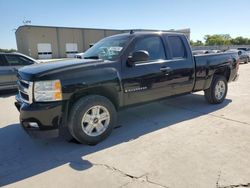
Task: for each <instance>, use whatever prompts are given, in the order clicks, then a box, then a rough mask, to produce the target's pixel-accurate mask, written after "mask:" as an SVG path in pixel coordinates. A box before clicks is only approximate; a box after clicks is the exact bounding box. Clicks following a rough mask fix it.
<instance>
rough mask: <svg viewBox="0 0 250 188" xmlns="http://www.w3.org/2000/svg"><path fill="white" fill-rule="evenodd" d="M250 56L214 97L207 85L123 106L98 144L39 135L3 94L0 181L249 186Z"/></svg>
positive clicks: (129, 186)
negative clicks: (211, 100) (209, 98)
mask: <svg viewBox="0 0 250 188" xmlns="http://www.w3.org/2000/svg"><path fill="white" fill-rule="evenodd" d="M249 72H250V64H248V65H243V64H242V65H241V66H240V78H239V80H238V81H237V82H235V83H231V84H230V85H229V91H228V96H227V99H226V100H225V102H224V103H223V104H220V105H209V104H207V103H206V102H205V100H204V99H203V93H202V92H200V93H196V94H192V95H187V96H182V97H177V98H171V99H168V100H164V101H161V102H155V103H151V104H147V105H144V106H139V107H134V108H130V109H127V110H125V111H122V112H120V113H119V127H117V128H116V129H114V131H113V133H112V135H111V136H110V137H109V138H108V139H106V140H105V141H103V142H102V143H100V144H98V145H96V146H86V145H80V144H75V143H68V142H66V141H64V140H62V139H51V140H34V139H32V138H30V137H29V136H28V135H27V134H26V133H25V132H24V131H23V130H22V129H21V127H20V125H19V123H18V112H17V110H16V109H15V107H14V105H13V102H14V96H11V94H4V95H3V94H2V95H1V97H0V104H1V105H0V107H1V110H0V186H6V187H24V188H27V187H46V188H49V187H53V188H55V187H60V188H62V187H81V188H82V187H86V188H89V187H91V188H94V187H108V188H112V187H125V188H134V187H146V188H153V187H156V188H161V187H170V188H206V187H207V188H213V187H214V188H216V187H217V188H233V187H250V74H249Z"/></svg>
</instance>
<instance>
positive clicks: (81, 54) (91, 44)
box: [74, 43, 94, 59]
mask: <svg viewBox="0 0 250 188" xmlns="http://www.w3.org/2000/svg"><path fill="white" fill-rule="evenodd" d="M92 46H94V43H90V44H89V48H91V47H92ZM74 58H77V59H84V52H82V53H78V54H75V56H74Z"/></svg>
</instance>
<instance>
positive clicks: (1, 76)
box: [0, 54, 13, 89]
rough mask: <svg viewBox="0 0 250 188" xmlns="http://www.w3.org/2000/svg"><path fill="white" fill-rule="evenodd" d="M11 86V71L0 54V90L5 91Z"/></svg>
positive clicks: (3, 56)
mask: <svg viewBox="0 0 250 188" xmlns="http://www.w3.org/2000/svg"><path fill="white" fill-rule="evenodd" d="M12 85H13V70H12V68H11V67H10V66H8V63H7V61H6V58H5V55H4V54H0V89H7V88H10V87H11V86H12Z"/></svg>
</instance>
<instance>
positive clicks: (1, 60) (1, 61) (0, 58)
mask: <svg viewBox="0 0 250 188" xmlns="http://www.w3.org/2000/svg"><path fill="white" fill-rule="evenodd" d="M6 65H7V64H6V60H5V57H4V55H1V54H0V66H6Z"/></svg>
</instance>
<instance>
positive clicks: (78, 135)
mask: <svg viewBox="0 0 250 188" xmlns="http://www.w3.org/2000/svg"><path fill="white" fill-rule="evenodd" d="M94 106H102V107H105V108H106V109H107V111H108V112H109V117H110V118H109V119H110V120H109V124H108V125H107V128H106V129H105V131H104V132H102V133H101V134H100V135H98V136H89V135H88V134H86V133H85V132H84V130H83V128H82V118H83V116H84V114H86V113H87V111H88V110H89V109H90V108H92V107H94ZM116 122H117V112H116V109H115V107H114V105H113V104H112V102H110V100H108V99H107V98H106V97H102V96H99V95H90V96H86V97H83V98H81V99H79V100H78V101H77V102H76V103H75V104H74V105H73V107H72V109H71V112H70V117H69V123H68V128H69V132H70V133H71V135H72V136H73V137H74V138H75V139H76V140H77V141H79V142H80V143H83V144H88V145H95V144H97V143H98V142H100V141H102V140H104V139H105V138H107V137H108V136H109V135H110V134H111V132H112V130H113V127H114V126H115V125H116Z"/></svg>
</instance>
